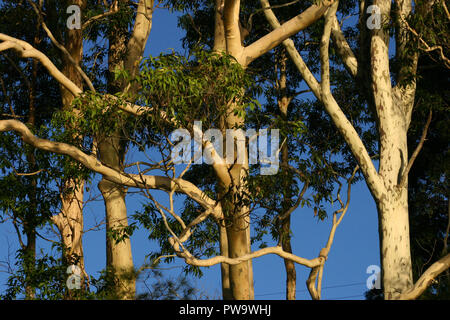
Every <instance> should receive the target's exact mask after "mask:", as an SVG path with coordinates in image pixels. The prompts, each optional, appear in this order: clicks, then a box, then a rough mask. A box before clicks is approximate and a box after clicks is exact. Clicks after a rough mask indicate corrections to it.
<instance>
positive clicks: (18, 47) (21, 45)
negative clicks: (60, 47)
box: [0, 33, 83, 96]
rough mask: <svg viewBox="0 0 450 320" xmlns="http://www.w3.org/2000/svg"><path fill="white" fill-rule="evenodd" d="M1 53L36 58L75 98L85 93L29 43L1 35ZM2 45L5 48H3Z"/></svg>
mask: <svg viewBox="0 0 450 320" xmlns="http://www.w3.org/2000/svg"><path fill="white" fill-rule="evenodd" d="M0 40H1V41H2V43H0V51H2V50H6V49H13V50H15V51H17V53H18V54H19V55H20V56H21V57H22V58H34V59H36V60H38V61H39V62H40V63H41V64H42V65H43V66H44V67H45V68H46V69H47V71H48V72H49V73H50V75H51V76H52V77H53V78H55V80H56V81H58V82H59V83H61V84H62V85H63V86H64V87H65V88H66V89H67V90H69V91H70V92H71V93H72V94H73V95H74V96H78V95H79V94H81V93H82V92H83V90H81V89H80V88H79V87H78V86H77V85H76V84H75V83H73V82H72V81H71V80H70V79H69V78H67V77H66V76H65V75H64V74H63V73H62V72H61V71H59V69H58V68H57V67H56V66H55V65H54V64H53V62H51V60H50V59H49V58H48V57H47V56H46V55H45V54H43V53H42V52H41V51H39V50H37V49H35V48H34V47H33V46H32V45H30V44H29V43H28V42H26V41H23V40H19V39H16V38H13V37H10V36H8V35H6V34H4V33H0ZM2 45H3V46H4V47H3V48H2Z"/></svg>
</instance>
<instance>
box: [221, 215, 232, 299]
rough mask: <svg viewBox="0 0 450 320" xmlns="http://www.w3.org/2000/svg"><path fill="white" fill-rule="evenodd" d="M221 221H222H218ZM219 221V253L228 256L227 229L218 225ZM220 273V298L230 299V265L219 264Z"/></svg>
mask: <svg viewBox="0 0 450 320" xmlns="http://www.w3.org/2000/svg"><path fill="white" fill-rule="evenodd" d="M220 223H223V222H220ZM220 223H219V228H220V229H219V233H220V239H219V245H220V255H221V256H224V257H229V254H228V237H227V229H226V228H225V226H222V225H220ZM220 274H221V280H222V298H223V300H232V299H233V293H232V292H231V285H230V266H229V265H228V264H226V263H221V264H220Z"/></svg>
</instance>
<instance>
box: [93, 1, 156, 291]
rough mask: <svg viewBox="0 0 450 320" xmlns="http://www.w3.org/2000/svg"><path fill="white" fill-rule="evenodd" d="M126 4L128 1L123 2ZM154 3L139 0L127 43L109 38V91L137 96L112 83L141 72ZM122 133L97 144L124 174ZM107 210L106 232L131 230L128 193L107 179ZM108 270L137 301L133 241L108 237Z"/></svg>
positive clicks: (120, 35) (118, 36)
mask: <svg viewBox="0 0 450 320" xmlns="http://www.w3.org/2000/svg"><path fill="white" fill-rule="evenodd" d="M121 2H123V3H124V4H125V3H126V2H127V1H123V0H121ZM153 6H154V1H153V0H140V1H139V4H138V9H137V15H136V19H135V23H134V29H133V32H132V34H131V37H130V40H129V41H128V43H127V38H128V36H127V35H128V29H127V28H123V29H120V28H118V29H115V30H114V31H112V33H111V34H110V36H109V51H108V53H109V56H108V68H109V74H110V78H109V81H108V91H109V92H110V93H116V92H119V91H124V90H127V92H128V93H131V94H133V93H135V88H133V87H128V84H127V83H123V82H117V81H114V80H113V76H112V75H113V72H114V70H115V69H116V68H124V69H125V70H126V71H127V72H128V74H129V75H130V76H134V75H135V74H136V73H137V72H138V70H139V69H138V67H139V64H140V61H141V60H142V55H143V53H144V49H145V45H146V43H147V40H148V36H149V34H150V30H151V27H152V15H153ZM121 136H122V135H121V130H120V128H118V129H117V130H115V132H114V133H113V134H112V136H110V137H103V138H102V137H100V139H99V141H98V147H99V155H100V160H101V161H102V162H103V163H104V164H106V165H108V166H109V167H111V168H114V169H116V170H119V171H123V169H124V168H123V161H124V157H125V148H124V145H123V141H122V139H121ZM98 187H99V189H100V191H101V193H102V195H103V199H104V202H105V207H106V228H107V230H114V229H117V228H118V227H126V226H128V218H127V209H126V203H125V196H126V190H125V189H124V188H123V187H122V186H119V185H116V184H114V183H111V182H109V181H107V180H105V179H102V181H101V182H100V183H99V185H98ZM106 243H107V245H106V247H107V267H108V268H109V269H110V270H111V271H113V272H114V273H115V280H116V284H117V285H116V292H115V294H116V296H117V297H118V298H120V299H134V297H135V291H136V278H135V275H134V264H133V257H132V252H131V242H130V239H129V238H127V239H124V240H123V241H121V242H118V243H117V242H116V241H115V240H114V239H112V238H111V237H109V236H107V239H106Z"/></svg>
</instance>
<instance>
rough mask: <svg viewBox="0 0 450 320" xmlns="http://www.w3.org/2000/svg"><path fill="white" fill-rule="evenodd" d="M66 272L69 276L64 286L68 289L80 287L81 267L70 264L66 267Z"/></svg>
mask: <svg viewBox="0 0 450 320" xmlns="http://www.w3.org/2000/svg"><path fill="white" fill-rule="evenodd" d="M66 273H67V274H70V276H69V277H68V278H67V281H66V286H67V288H69V290H73V289H81V269H80V267H78V266H76V265H71V266H69V267H68V268H67V271H66Z"/></svg>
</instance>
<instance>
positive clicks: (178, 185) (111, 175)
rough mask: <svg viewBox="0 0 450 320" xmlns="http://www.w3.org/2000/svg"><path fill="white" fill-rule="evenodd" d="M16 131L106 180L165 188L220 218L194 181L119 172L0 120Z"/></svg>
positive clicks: (1, 128)
mask: <svg viewBox="0 0 450 320" xmlns="http://www.w3.org/2000/svg"><path fill="white" fill-rule="evenodd" d="M6 131H15V132H17V133H18V134H20V136H21V138H22V140H23V141H24V142H25V143H27V144H29V145H32V146H34V147H36V148H39V149H41V150H44V151H50V152H53V153H57V154H62V155H66V156H69V157H71V158H72V159H74V160H75V161H77V162H79V163H81V164H82V165H84V166H85V167H86V168H88V169H89V170H92V171H94V172H97V173H99V174H101V175H103V176H104V177H105V179H107V180H109V181H111V182H114V183H116V184H120V185H123V186H126V187H134V188H139V189H142V188H149V189H158V190H164V191H169V192H170V191H171V190H175V191H176V192H181V193H183V194H185V195H187V196H188V197H190V198H192V199H193V200H194V201H196V202H197V203H198V204H199V205H201V206H202V207H203V208H205V209H207V210H211V211H212V214H213V215H214V216H215V217H217V218H221V217H222V213H221V208H220V205H218V204H217V203H216V201H215V200H213V199H211V198H209V197H208V196H207V195H206V194H205V193H204V192H203V191H201V190H200V189H199V188H197V187H196V186H195V185H194V184H192V183H191V182H189V181H186V180H183V179H177V178H175V179H171V178H168V177H163V176H151V175H139V174H128V173H122V172H118V171H116V170H114V169H112V168H109V167H107V166H105V165H103V164H102V163H101V162H100V161H99V160H98V159H97V158H95V157H94V156H91V155H87V154H85V153H84V152H82V151H81V150H79V149H78V148H76V147H74V146H72V145H69V144H66V143H62V142H53V141H50V140H46V139H40V138H38V137H36V136H34V135H33V133H32V132H31V131H30V130H29V129H28V127H27V126H26V125H25V124H23V123H22V122H20V121H17V120H0V132H6Z"/></svg>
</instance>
